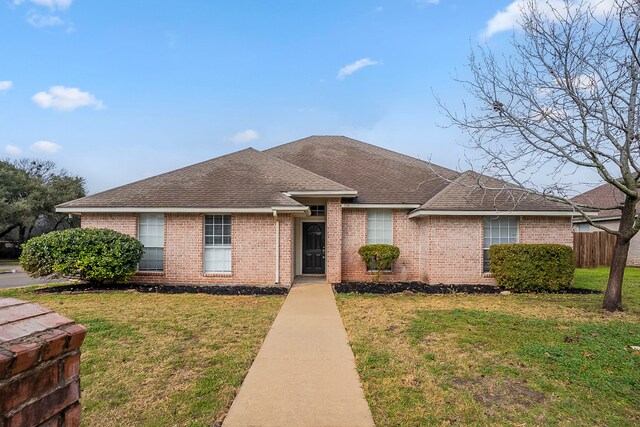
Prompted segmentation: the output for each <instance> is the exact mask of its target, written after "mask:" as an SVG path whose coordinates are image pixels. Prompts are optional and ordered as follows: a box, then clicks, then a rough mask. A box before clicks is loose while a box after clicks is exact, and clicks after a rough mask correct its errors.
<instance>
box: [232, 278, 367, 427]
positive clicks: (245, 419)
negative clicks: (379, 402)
mask: <svg viewBox="0 0 640 427" xmlns="http://www.w3.org/2000/svg"><path fill="white" fill-rule="evenodd" d="M373 425H374V424H373V418H372V417H371V411H370V410H369V406H368V405H367V402H366V400H365V399H364V393H363V391H362V387H361V385H360V379H359V377H358V374H357V372H356V369H355V361H354V358H353V353H352V352H351V348H350V347H349V344H348V340H347V335H346V332H345V330H344V326H343V324H342V319H341V318H340V313H339V312H338V308H337V306H336V302H335V299H334V296H333V291H332V290H331V286H330V285H329V284H327V283H313V284H300V285H294V286H293V287H292V288H291V291H290V292H289V295H288V296H287V299H286V301H285V302H284V304H283V306H282V309H281V310H280V312H279V313H278V316H277V317H276V320H275V321H274V323H273V326H272V327H271V330H270V331H269V333H268V334H267V337H266V339H265V341H264V344H263V345H262V348H261V349H260V352H259V353H258V356H257V357H256V359H255V360H254V362H253V365H252V366H251V369H250V370H249V373H248V374H247V377H246V378H245V380H244V383H243V384H242V387H241V388H240V392H239V393H238V395H237V396H236V399H235V400H234V402H233V405H231V409H230V410H229V413H228V414H227V417H226V419H225V420H224V423H223V426H224V427H239V426H334V427H337V426H349V427H358V426H373Z"/></svg>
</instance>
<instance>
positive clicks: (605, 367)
mask: <svg viewBox="0 0 640 427" xmlns="http://www.w3.org/2000/svg"><path fill="white" fill-rule="evenodd" d="M607 275H608V270H607V269H606V268H599V269H594V270H578V271H577V272H576V286H577V287H582V288H588V289H594V290H602V289H604V287H605V286H606V280H607ZM601 302H602V295H559V294H549V295H544V294H538V295H533V294H531V295H529V294H512V295H508V296H497V295H443V296H433V295H432V296H426V295H393V296H373V295H339V296H338V304H339V307H340V311H341V313H342V316H343V320H344V322H345V326H346V328H347V332H348V335H349V337H350V340H351V344H352V348H353V350H354V353H355V355H356V363H357V367H358V371H359V373H360V376H361V379H362V380H363V384H364V388H365V394H366V397H367V399H368V401H369V404H370V406H371V409H372V412H373V414H374V419H375V421H376V424H377V425H381V426H386V425H388V426H395V425H407V426H413V425H447V424H461V425H527V426H528V425H567V426H569V425H584V426H587V425H620V426H626V425H629V426H631V425H638V424H639V423H640V393H638V390H640V354H637V353H635V354H634V353H632V352H630V351H629V350H628V346H629V345H640V270H639V269H628V270H627V273H626V280H625V288H624V306H625V308H626V312H624V313H615V314H608V313H603V312H602V311H601V310H600V305H601Z"/></svg>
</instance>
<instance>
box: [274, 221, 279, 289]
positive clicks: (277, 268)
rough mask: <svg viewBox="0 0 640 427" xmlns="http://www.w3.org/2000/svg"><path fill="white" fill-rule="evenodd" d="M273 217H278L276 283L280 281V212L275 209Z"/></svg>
mask: <svg viewBox="0 0 640 427" xmlns="http://www.w3.org/2000/svg"><path fill="white" fill-rule="evenodd" d="M273 217H274V218H275V219H276V285H277V284H278V283H280V218H278V212H277V211H273Z"/></svg>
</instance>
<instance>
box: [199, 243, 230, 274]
mask: <svg viewBox="0 0 640 427" xmlns="http://www.w3.org/2000/svg"><path fill="white" fill-rule="evenodd" d="M204 271H205V272H207V273H230V272H231V248H205V250H204Z"/></svg>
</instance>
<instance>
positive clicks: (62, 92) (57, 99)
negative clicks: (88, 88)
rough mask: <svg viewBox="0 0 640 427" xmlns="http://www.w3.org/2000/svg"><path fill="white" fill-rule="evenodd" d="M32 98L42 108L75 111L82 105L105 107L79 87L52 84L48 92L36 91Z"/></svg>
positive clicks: (97, 107)
mask: <svg viewBox="0 0 640 427" xmlns="http://www.w3.org/2000/svg"><path fill="white" fill-rule="evenodd" d="M31 99H32V100H33V102H35V103H36V104H38V105H39V106H40V107H42V108H53V109H54V110H58V111H73V110H75V109H76V108H80V107H95V108H96V109H101V108H104V104H103V102H102V101H100V100H99V99H97V98H96V97H95V96H94V95H92V94H91V93H89V92H83V91H81V90H80V89H78V88H77V87H65V86H52V87H51V88H49V90H48V91H46V92H38V93H36V94H35V95H33V97H32V98H31Z"/></svg>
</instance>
